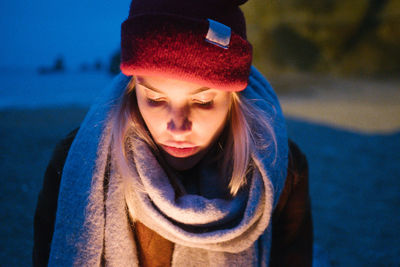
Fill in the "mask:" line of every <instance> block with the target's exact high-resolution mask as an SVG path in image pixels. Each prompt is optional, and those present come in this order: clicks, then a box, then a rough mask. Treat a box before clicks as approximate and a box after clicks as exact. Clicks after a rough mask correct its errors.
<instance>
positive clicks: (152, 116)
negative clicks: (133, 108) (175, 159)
mask: <svg viewBox="0 0 400 267" xmlns="http://www.w3.org/2000/svg"><path fill="white" fill-rule="evenodd" d="M137 103H138V107H139V112H140V115H141V116H142V118H143V120H144V122H145V124H146V126H147V128H148V129H149V131H150V133H151V135H152V136H153V138H154V139H155V140H158V137H159V136H160V134H161V126H162V122H163V118H162V114H161V112H160V111H157V112H156V111H155V109H154V108H152V107H149V106H148V104H147V103H146V100H145V99H144V98H143V97H141V96H140V95H138V97H137Z"/></svg>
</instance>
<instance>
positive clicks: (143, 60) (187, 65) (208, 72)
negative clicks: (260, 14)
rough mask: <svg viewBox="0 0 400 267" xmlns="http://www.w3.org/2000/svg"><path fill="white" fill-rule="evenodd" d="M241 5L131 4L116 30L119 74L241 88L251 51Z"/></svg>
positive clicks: (176, 0)
mask: <svg viewBox="0 0 400 267" xmlns="http://www.w3.org/2000/svg"><path fill="white" fill-rule="evenodd" d="M246 1H247V0H236V1H235V0H132V3H131V6H130V11H129V17H128V18H127V20H125V21H124V22H123V23H122V25H121V65H120V67H121V71H122V73H124V74H125V75H128V76H131V75H151V76H162V77H166V78H172V79H177V80H184V81H188V82H193V83H198V84H201V85H202V86H207V87H211V88H216V89H221V90H225V91H240V90H243V89H245V88H246V86H247V80H248V77H249V73H250V66H251V60H252V47H251V45H250V43H249V42H248V41H247V39H246V25H245V20H244V16H243V13H242V11H241V10H240V9H239V5H240V4H243V3H244V2H246Z"/></svg>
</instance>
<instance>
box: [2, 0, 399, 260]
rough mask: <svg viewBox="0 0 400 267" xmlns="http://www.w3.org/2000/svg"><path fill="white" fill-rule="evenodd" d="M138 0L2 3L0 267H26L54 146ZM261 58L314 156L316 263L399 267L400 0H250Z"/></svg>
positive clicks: (102, 77) (82, 106)
mask: <svg viewBox="0 0 400 267" xmlns="http://www.w3.org/2000/svg"><path fill="white" fill-rule="evenodd" d="M129 4H130V1H128V0H120V1H105V0H104V1H103V0H98V1H88V0H80V1H77V0H70V1H66V0H58V1H50V0H37V1H26V0H15V1H2V2H0V33H1V42H0V179H1V184H2V186H1V187H0V207H1V209H0V210H1V212H0V223H1V225H0V227H1V228H0V256H1V258H2V261H1V262H0V266H30V265H31V249H32V237H33V232H32V220H33V214H34V209H35V205H36V198H37V195H38V192H39V190H40V188H41V184H42V179H43V174H44V171H45V168H46V166H47V163H48V161H49V159H50V156H51V153H52V150H53V148H54V146H55V144H56V143H57V142H58V141H59V140H60V139H61V138H62V137H63V136H65V135H66V134H67V133H68V132H69V131H71V130H73V129H74V128H76V127H78V126H79V124H80V122H81V121H82V120H83V118H84V116H85V114H86V112H87V110H88V108H89V106H90V104H91V103H92V102H93V100H94V99H95V97H96V95H97V94H98V92H99V91H100V90H102V89H103V88H104V87H105V86H107V84H109V83H110V82H111V80H112V79H113V77H114V76H115V75H116V74H117V73H118V72H119V68H118V65H119V40H120V24H121V22H122V21H123V20H124V19H125V18H126V17H127V15H128V8H129ZM242 9H243V11H244V13H245V16H246V19H247V31H248V39H249V40H250V41H251V42H252V44H253V49H254V59H253V62H254V65H255V66H256V67H257V68H258V69H259V70H260V71H261V72H262V73H263V74H264V75H265V76H266V77H267V78H268V80H269V81H270V83H271V85H272V86H273V87H274V89H275V91H276V92H277V94H278V96H279V99H280V102H281V105H282V109H283V111H284V113H285V115H286V118H287V126H288V131H289V137H290V138H291V139H293V140H294V141H295V142H296V143H297V144H299V146H300V148H301V149H302V150H303V152H304V153H305V154H306V155H307V158H308V161H309V168H310V190H311V198H312V208H313V220H314V235H315V243H316V247H315V254H316V257H317V258H318V259H320V260H319V261H318V262H316V264H315V266H399V265H400V227H399V225H400V208H399V207H400V153H399V151H400V76H399V73H400V0H352V1H340V0H307V1H305V0H249V1H248V2H247V3H246V4H245V5H243V6H242Z"/></svg>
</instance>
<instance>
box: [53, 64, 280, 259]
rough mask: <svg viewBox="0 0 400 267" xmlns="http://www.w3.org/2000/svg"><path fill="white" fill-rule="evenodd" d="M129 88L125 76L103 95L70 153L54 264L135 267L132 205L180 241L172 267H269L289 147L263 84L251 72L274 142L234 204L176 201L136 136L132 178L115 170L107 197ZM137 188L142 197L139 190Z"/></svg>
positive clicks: (249, 93)
mask: <svg viewBox="0 0 400 267" xmlns="http://www.w3.org/2000/svg"><path fill="white" fill-rule="evenodd" d="M128 82H129V78H128V77H126V76H124V75H122V74H121V75H119V76H118V77H117V78H116V79H115V81H114V82H113V84H112V86H111V87H109V88H108V89H107V90H105V91H104V92H103V94H101V96H100V98H99V99H98V101H97V102H96V104H94V105H93V106H92V107H91V109H90V111H89V113H88V115H87V116H86V118H85V120H84V122H83V123H82V125H81V127H80V129H79V132H78V133H77V135H76V137H75V139H74V142H73V144H72V146H71V148H70V151H69V154H68V157H67V160H66V163H65V165H64V170H63V176H62V180H61V184H60V194H59V201H58V209H57V216H56V224H55V230H54V235H53V240H52V246H51V253H50V259H49V266H101V259H102V257H104V262H105V265H106V266H138V259H137V255H136V244H135V240H134V238H133V236H132V232H131V229H130V225H129V222H128V219H127V210H126V205H128V207H129V213H130V215H131V217H132V218H134V219H136V220H139V221H141V222H143V223H144V224H145V225H146V226H147V227H149V228H151V229H153V230H155V231H157V233H158V234H160V235H161V236H163V237H164V238H166V239H168V240H170V241H172V242H174V243H175V248H174V253H173V257H172V266H199V265H201V266H239V265H240V266H260V265H261V266H267V265H268V258H269V248H270V243H271V236H270V234H271V227H270V226H271V224H270V217H271V214H272V210H273V207H274V206H275V205H276V203H277V200H278V198H279V196H280V193H281V190H282V188H283V184H284V181H285V177H286V170H287V160H288V159H287V153H288V147H287V135H286V128H285V122H284V119H283V115H282V111H281V109H280V106H279V103H278V101H277V98H276V95H275V93H274V92H273V90H272V88H271V87H270V86H269V84H268V83H267V82H266V80H265V79H264V78H263V77H262V76H261V75H260V74H259V73H258V72H257V71H256V70H255V69H254V68H253V69H252V71H251V74H250V84H249V86H248V87H247V89H246V90H244V91H243V92H242V93H243V97H245V98H246V99H248V100H250V99H251V100H254V101H255V102H254V104H256V105H258V106H259V107H260V108H261V109H262V110H263V111H264V113H265V116H267V117H268V119H269V120H270V122H271V127H272V129H273V132H274V134H275V136H276V140H277V146H276V147H274V146H264V148H263V149H262V150H260V151H254V153H253V154H252V159H253V161H254V163H255V165H256V168H255V171H254V173H253V178H252V179H251V181H250V185H249V190H247V191H246V190H244V191H242V192H241V193H239V195H238V196H237V197H236V198H234V199H233V200H231V201H225V200H223V199H218V198H216V199H205V198H202V197H201V196H196V195H184V196H182V197H180V198H178V199H177V200H175V198H174V192H173V189H172V187H171V185H170V184H169V182H168V179H167V177H166V175H165V174H164V173H163V170H162V168H161V167H160V166H159V165H158V164H157V161H156V160H155V158H154V156H153V155H152V153H151V152H150V150H149V148H148V147H147V145H146V144H144V143H142V142H141V141H139V140H136V139H134V140H132V141H131V142H132V145H133V154H132V155H133V162H134V164H133V165H132V173H133V174H132V177H130V179H133V180H131V182H130V183H128V184H126V183H124V182H123V179H122V177H121V176H120V175H119V173H118V171H116V169H115V168H114V167H113V164H111V167H110V168H111V171H110V182H109V187H108V191H105V188H104V187H103V185H104V177H105V170H106V163H107V162H108V161H107V159H108V158H109V156H110V155H112V154H113V152H112V150H110V149H114V148H113V147H112V145H111V133H110V127H111V124H112V118H113V117H112V116H111V114H112V113H113V108H114V107H115V105H117V104H118V102H117V101H118V99H119V98H120V96H121V95H122V94H123V93H124V89H125V88H126V85H127V83H128ZM254 133H258V134H262V133H263V134H264V135H263V136H265V139H264V141H265V142H266V143H270V142H271V139H270V137H269V133H268V132H267V129H264V128H262V127H261V126H260V127H258V128H257V127H255V128H254ZM110 151H111V153H110ZM112 162H113V160H112V158H111V163H112ZM137 183H140V184H142V185H143V187H144V188H145V191H144V192H142V191H140V192H137V190H136V188H135V187H134V184H137ZM126 190H127V192H128V194H125V192H126ZM124 195H126V198H125V197H124ZM232 220H233V221H234V223H230V222H231V221H232ZM204 227H206V228H204ZM205 229H211V230H208V231H204V230H205Z"/></svg>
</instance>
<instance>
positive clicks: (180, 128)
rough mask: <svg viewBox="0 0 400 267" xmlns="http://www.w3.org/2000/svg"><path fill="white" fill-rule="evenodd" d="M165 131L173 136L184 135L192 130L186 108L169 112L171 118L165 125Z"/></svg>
mask: <svg viewBox="0 0 400 267" xmlns="http://www.w3.org/2000/svg"><path fill="white" fill-rule="evenodd" d="M167 129H168V131H170V132H171V133H173V134H185V133H189V132H190V131H191V130H192V121H191V120H190V119H189V110H188V108H187V107H181V108H176V109H173V110H171V118H170V120H169V121H168V123H167Z"/></svg>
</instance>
